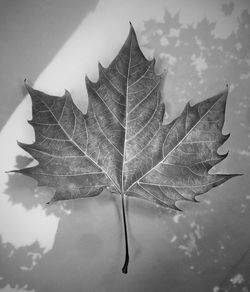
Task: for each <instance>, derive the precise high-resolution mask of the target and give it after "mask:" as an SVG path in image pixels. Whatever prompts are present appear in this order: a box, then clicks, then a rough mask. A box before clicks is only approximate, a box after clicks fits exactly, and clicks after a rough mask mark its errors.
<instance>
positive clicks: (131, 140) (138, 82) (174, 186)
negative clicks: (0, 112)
mask: <svg viewBox="0 0 250 292" xmlns="http://www.w3.org/2000/svg"><path fill="white" fill-rule="evenodd" d="M154 66H155V59H153V60H150V61H149V60H147V59H146V58H145V57H144V55H143V54H142V52H141V50H140V48H139V45H138V42H137V38H136V34H135V31H134V29H133V27H132V25H131V27H130V32H129V35H128V38H127V40H126V41H125V43H124V45H123V47H122V49H121V50H120V52H119V53H118V55H117V56H116V58H115V59H114V60H113V61H112V63H111V64H110V66H109V67H108V68H103V67H102V66H101V64H99V80H98V81H97V82H95V83H94V82H91V81H90V80H89V79H88V78H87V77H86V86H87V90H88V95H89V103H88V110H87V113H86V114H83V113H82V112H81V111H80V110H79V109H78V108H77V107H76V105H75V104H74V102H73V100H72V98H71V96H70V93H69V92H68V91H65V94H64V95H63V96H62V97H57V96H50V95H47V94H45V93H43V92H40V91H38V90H34V89H33V88H31V87H30V86H29V85H27V84H26V87H27V90H28V92H29V94H30V96H31V98H32V110H33V118H32V120H31V121H29V123H30V124H31V125H32V126H33V127H34V131H35V142H34V143H33V144H31V145H28V144H23V143H18V144H19V145H20V146H21V147H22V148H23V149H24V150H26V151H27V152H28V153H29V154H31V155H32V156H33V157H34V158H35V159H36V160H37V161H38V162H39V164H38V165H36V166H33V167H29V168H25V169H21V170H16V171H15V172H19V173H22V174H25V175H28V176H30V177H33V178H34V179H36V180H37V182H38V186H48V187H53V188H54V189H55V194H54V196H53V198H52V199H51V201H50V203H52V202H55V201H58V200H68V199H75V198H86V197H91V196H97V195H99V194H100V193H101V192H102V191H103V190H104V188H108V189H109V190H110V191H111V192H116V193H118V194H120V195H121V198H122V211H123V222H124V232H125V251H126V255H125V262H124V266H123V269H122V271H123V272H124V273H127V266H128V262H129V252H128V240H127V227H126V214H125V207H124V205H125V202H124V200H125V199H124V196H125V195H126V196H131V197H136V198H140V199H146V200H149V201H151V202H153V203H156V204H158V205H160V206H163V207H169V208H172V209H176V210H179V208H178V207H177V206H176V203H177V202H178V201H180V200H188V201H196V196H198V195H200V194H203V193H205V192H207V191H209V190H210V189H211V188H213V187H215V186H218V185H220V184H222V183H223V182H225V181H226V180H228V179H230V178H231V177H233V176H236V175H237V174H210V173H209V170H210V169H211V168H212V167H213V166H214V165H216V164H217V163H219V162H220V161H222V160H223V159H224V158H225V157H226V156H227V154H224V155H220V154H218V153H217V150H218V148H219V147H220V146H221V145H222V144H223V143H224V142H225V141H226V140H227V138H228V137H229V135H223V134H222V127H223V124H224V116H225V105H226V98H227V95H228V89H226V90H224V91H223V92H221V93H219V94H218V95H215V96H213V97H211V98H209V99H207V100H204V101H202V102H200V103H197V104H195V105H194V106H190V104H189V103H188V104H187V105H186V107H185V108H184V110H183V112H182V113H181V115H180V116H179V117H177V118H176V119H175V120H173V121H172V122H171V123H170V124H168V125H165V124H163V116H164V113H165V106H164V103H163V102H162V98H161V94H160V86H161V80H162V76H161V75H156V74H155V72H154Z"/></svg>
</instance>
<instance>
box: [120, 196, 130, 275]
mask: <svg viewBox="0 0 250 292" xmlns="http://www.w3.org/2000/svg"><path fill="white" fill-rule="evenodd" d="M122 217H123V225H124V236H125V261H124V265H123V267H122V272H123V273H124V274H127V272H128V263H129V250H128V232H127V222H126V212H125V195H124V193H122Z"/></svg>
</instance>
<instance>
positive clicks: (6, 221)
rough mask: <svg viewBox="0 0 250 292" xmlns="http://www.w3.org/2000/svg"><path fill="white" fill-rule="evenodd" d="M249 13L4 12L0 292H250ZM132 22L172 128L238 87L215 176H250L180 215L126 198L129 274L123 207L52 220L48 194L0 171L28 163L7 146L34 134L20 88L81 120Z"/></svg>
mask: <svg viewBox="0 0 250 292" xmlns="http://www.w3.org/2000/svg"><path fill="white" fill-rule="evenodd" d="M208 3H209V4H208ZM249 13H250V4H249V2H248V1H223V0H222V1H210V2H208V1H195V0H193V1H190V2H189V4H187V1H186V2H185V1H184V0H183V1H177V0H175V1H160V0H159V1H146V0H145V1H144V0H138V1H133V2H132V1H128V2H126V3H125V2H124V1H97V0H96V1H91V0H89V1H80V0H79V1H78V0H74V1H66V0H63V1H62V0H60V1H59V0H51V1H49V0H40V1H38V0H35V1H31V0H23V1H17V0H16V1H14V0H12V1H7V0H6V1H3V0H2V1H0V70H1V73H0V85H1V107H0V128H1V133H0V134H1V136H0V144H1V145H4V146H1V147H2V148H1V149H0V150H1V163H2V168H1V174H0V175H1V192H2V194H0V240H1V244H0V291H4V292H9V291H10V292H11V291H19V292H20V291H37V292H44V291H49V292H50V291H51V292H56V291H60V292H64V291H65V292H66V291H72V292H77V291H83V292H89V291H97V292H99V291H101V292H104V291H107V292H111V291H130V292H133V291H136V292H137V291H145V292H151V291H152V292H153V291H157V292H163V291H164V292H165V291H168V292H185V291H192V292H196V291H197V292H198V291H199V292H200V291H204V292H206V291H213V292H217V291H242V292H247V291H250V228H249V223H250V210H249V207H250V192H249V186H250V183H249V174H250V171H249V170H250V143H249V141H250V96H249V93H250V82H249V78H250V14H249ZM129 20H131V21H132V22H133V24H134V27H135V30H136V32H137V35H138V40H139V42H140V44H141V45H142V49H143V51H144V52H145V54H146V56H148V57H152V56H155V57H156V59H157V64H156V67H157V68H156V69H157V72H161V71H162V70H164V69H167V72H168V74H167V78H166V81H165V83H164V85H163V88H162V92H163V95H164V101H165V102H166V111H167V112H166V121H170V120H171V119H173V118H174V117H175V116H176V115H177V114H179V113H180V111H181V110H182V109H183V107H184V105H185V103H186V102H187V101H188V100H191V101H192V102H197V101H200V100H202V99H204V98H207V97H210V96H211V95H213V94H216V93H218V92H219V91H220V90H223V89H224V88H225V86H226V84H227V83H228V84H229V85H230V94H229V99H228V104H227V111H226V122H225V126H224V133H228V132H230V133H231V136H230V139H229V140H228V141H227V142H226V143H225V145H224V146H223V147H221V149H220V152H221V153H225V152H226V151H228V149H230V153H229V156H228V158H227V159H226V160H225V161H223V162H222V163H221V164H220V165H218V166H216V168H215V170H216V171H218V172H220V171H221V172H226V173H244V174H245V175H244V176H242V177H237V178H233V179H232V180H230V181H228V182H227V183H225V184H224V185H222V186H220V187H217V188H215V189H213V190H211V191H210V192H208V193H207V194H205V195H203V196H201V197H200V201H201V202H200V203H199V204H189V203H188V204H187V203H185V204H184V203H181V204H180V207H181V208H182V209H183V210H184V211H185V212H184V213H183V214H181V215H179V214H175V213H171V212H169V211H168V210H163V209H162V208H157V207H156V206H154V205H151V204H149V203H147V202H143V201H139V200H133V199H131V200H129V201H128V206H127V213H128V225H129V242H130V252H131V259H130V265H129V273H128V275H126V276H125V275H123V274H122V273H121V267H122V263H123V260H124V239H123V230H122V220H121V210H120V198H119V197H114V196H112V195H110V194H108V193H102V194H101V196H99V197H97V198H90V199H86V200H75V201H69V202H66V203H58V204H55V205H54V206H52V207H50V208H44V207H43V206H44V205H45V203H46V202H47V201H48V199H49V198H50V197H51V194H52V192H51V190H47V189H46V188H42V189H41V188H40V189H36V183H35V182H34V181H33V180H32V179H30V178H28V177H24V176H21V175H17V174H15V175H7V174H4V173H3V171H4V170H6V168H13V167H17V168H20V167H25V166H26V165H28V164H30V163H32V161H31V159H30V157H28V155H27V154H25V152H21V151H20V150H17V148H12V144H14V143H15V142H13V141H14V140H16V139H20V137H19V134H20V136H21V137H22V136H24V138H21V141H22V142H27V140H25V139H26V138H27V136H29V135H30V136H32V134H30V133H31V132H29V131H31V130H27V136H25V135H26V130H25V131H24V135H23V134H22V132H21V133H19V132H20V131H19V130H17V129H21V128H22V127H23V128H25V127H28V126H27V125H25V122H24V121H22V123H21V125H20V122H19V121H20V119H21V118H23V117H21V115H22V114H23V112H22V111H21V110H20V106H19V105H20V104H22V105H23V106H22V108H23V109H25V111H24V113H25V115H26V114H27V118H28V116H29V110H30V109H29V108H28V107H29V104H28V98H27V97H26V94H27V93H26V91H25V89H24V88H23V79H24V78H26V77H28V78H29V79H30V80H31V81H32V82H35V85H37V86H38V87H40V88H39V89H42V90H43V91H47V92H53V93H55V92H59V93H60V92H62V91H63V89H64V88H65V87H66V88H67V89H69V90H70V91H71V92H72V94H73V98H74V99H75V101H76V103H77V104H78V105H79V107H80V108H81V109H83V110H84V108H86V101H87V97H86V90H85V88H84V84H83V75H84V74H85V73H87V74H88V75H89V76H90V77H91V78H92V79H93V80H94V79H96V78H97V73H96V72H97V60H101V62H102V63H103V64H104V65H105V66H106V65H108V64H109V62H110V61H111V60H112V58H113V57H114V56H115V54H116V53H117V52H118V50H119V48H120V47H121V45H122V43H123V42H124V41H125V38H126V36H127V33H128V30H129V25H128V21H129ZM85 31H87V32H88V34H86V35H85V38H84V41H83V40H81V38H80V36H81V32H85ZM77 32H80V33H78V34H77ZM105 32H106V33H105ZM98 33H99V35H98ZM72 35H73V37H72ZM79 47H80V48H82V49H81V50H80V49H79ZM90 53H91V55H90ZM65 56H66V57H65ZM78 56H79V57H78ZM65 58H66V59H68V60H70V61H71V62H70V61H69V63H67V61H66V60H65ZM64 62H65V63H64ZM81 64H82V65H81ZM81 66H82V68H81ZM78 67H79V70H80V72H82V76H80V77H79V76H76V72H78V71H77V70H78V69H77V68H78ZM64 68H65V69H64ZM74 74H75V75H74ZM77 74H78V73H77ZM55 75H57V76H58V77H56V76H55ZM72 78H76V79H75V80H76V81H74V82H75V83H74V82H73V81H72V83H70V81H66V80H69V79H72ZM80 80H81V81H80ZM48 81H49V82H48ZM67 82H68V83H67ZM68 86H69V88H68ZM59 87H60V88H59ZM26 101H27V103H26ZM18 106H19V107H18ZM26 107H27V112H26ZM24 118H26V116H25V117H24ZM18 127H19V128H18ZM25 129H26V128H25ZM10 137H11V139H13V141H12V140H10ZM31 140H32V137H31ZM6 141H7V142H6ZM13 147H14V146H13ZM15 147H16V146H15ZM8 156H9V157H8ZM8 161H13V163H12V162H9V163H8ZM215 170H214V171H215Z"/></svg>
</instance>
